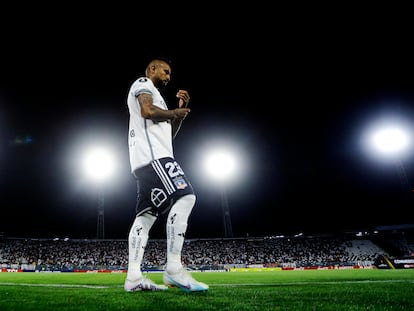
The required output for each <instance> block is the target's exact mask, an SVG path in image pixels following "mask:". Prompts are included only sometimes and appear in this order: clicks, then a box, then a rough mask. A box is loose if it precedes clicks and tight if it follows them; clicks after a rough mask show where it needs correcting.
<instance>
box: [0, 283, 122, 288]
mask: <svg viewBox="0 0 414 311" xmlns="http://www.w3.org/2000/svg"><path fill="white" fill-rule="evenodd" d="M4 285H5V286H33V287H73V288H79V287H81V288H96V289H102V288H113V287H114V286H102V285H82V284H31V283H0V286H4ZM115 287H118V286H115Z"/></svg>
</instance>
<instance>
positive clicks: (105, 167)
mask: <svg viewBox="0 0 414 311" xmlns="http://www.w3.org/2000/svg"><path fill="white" fill-rule="evenodd" d="M83 167H84V170H85V172H86V174H87V176H88V177H89V178H90V179H91V180H92V181H94V182H95V183H96V185H97V187H98V209H97V210H98V219H97V228H96V238H97V239H104V238H105V195H104V182H105V181H106V180H107V179H108V178H109V177H110V175H111V174H112V172H113V160H112V157H111V155H110V154H109V152H108V150H105V149H103V148H102V147H98V148H93V149H91V150H89V151H88V153H87V154H86V156H85V159H84V163H83Z"/></svg>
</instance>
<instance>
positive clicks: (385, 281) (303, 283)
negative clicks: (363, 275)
mask: <svg viewBox="0 0 414 311" xmlns="http://www.w3.org/2000/svg"><path fill="white" fill-rule="evenodd" d="M362 283H414V280H360V281H324V282H288V283H235V284H209V285H210V286H217V287H243V286H292V285H316V284H327V285H329V284H362ZM0 286H29V287H30V286H33V287H61V288H92V289H107V288H121V287H123V285H113V286H103V285H82V284H31V283H11V282H8V283H4V282H3V283H1V282H0Z"/></svg>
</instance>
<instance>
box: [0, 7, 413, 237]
mask: <svg viewBox="0 0 414 311" xmlns="http://www.w3.org/2000/svg"><path fill="white" fill-rule="evenodd" d="M37 9H39V8H37ZM101 9H102V8H101ZM106 9H107V10H106V12H104V13H103V12H101V11H100V10H97V11H95V10H85V8H83V9H82V10H81V9H79V10H75V11H74V12H73V13H72V12H71V13H69V11H67V10H65V9H58V8H49V10H51V11H50V12H54V13H53V14H46V13H45V12H44V11H42V12H43V13H41V14H39V13H36V14H34V12H33V14H32V12H31V11H30V8H27V7H26V8H25V10H24V11H22V10H19V9H16V8H14V9H10V11H8V10H3V12H4V13H3V14H4V16H3V22H2V23H4V25H3V26H4V27H3V28H2V29H3V30H2V32H3V33H2V39H1V40H2V49H1V53H2V57H1V81H0V207H1V216H0V231H1V232H3V234H5V235H7V236H21V237H55V236H56V237H73V238H74V237H79V238H93V237H96V225H97V206H98V203H97V195H96V188H94V186H93V185H91V184H90V183H88V182H87V181H86V180H84V179H83V177H82V176H80V175H79V173H78V172H77V165H76V163H77V162H78V161H79V160H78V158H77V155H78V153H79V151H78V150H77V148H78V145H81V144H88V141H89V142H90V141H91V140H92V141H96V142H99V141H101V140H102V141H105V142H109V144H110V145H111V146H112V147H113V148H114V149H115V150H116V153H117V157H118V158H117V159H118V168H117V174H116V177H114V178H113V180H111V181H110V182H108V184H107V185H106V186H105V237H107V238H122V239H124V238H126V237H127V233H128V230H129V225H130V223H131V221H132V219H133V216H134V209H135V183H134V180H133V178H132V177H131V175H130V173H129V159H128V148H127V131H128V110H127V106H126V94H127V92H128V89H129V87H130V85H131V83H132V82H133V81H134V80H135V79H136V78H137V77H139V76H140V75H141V74H142V73H143V72H144V69H145V66H146V64H147V62H148V61H149V60H150V59H151V58H152V57H154V56H164V57H167V58H169V59H171V61H172V82H171V83H170V85H169V86H168V88H167V90H166V93H165V95H166V98H167V100H168V103H169V105H170V106H172V107H173V106H174V105H175V104H176V100H175V98H174V96H173V95H174V94H175V92H176V90H178V89H179V88H185V89H187V90H188V91H189V92H190V95H191V104H190V105H191V108H192V111H191V114H190V115H189V117H188V118H187V119H186V120H185V123H184V124H183V127H182V129H181V132H180V134H179V136H178V137H177V139H176V141H175V154H176V158H177V159H178V161H179V162H180V163H181V165H182V167H183V169H184V170H185V172H186V174H187V175H188V177H189V178H190V180H191V181H192V183H193V186H194V188H195V190H196V192H197V197H198V201H197V204H196V207H195V208H194V210H193V214H192V216H191V219H190V223H189V229H188V233H187V236H188V237H190V238H191V237H222V236H223V222H222V212H221V201H220V193H221V190H222V189H223V187H225V190H226V193H227V195H228V202H229V206H230V210H231V219H232V225H233V232H234V235H235V236H247V235H249V236H266V235H276V234H296V233H299V232H305V233H323V232H337V231H348V230H355V231H358V230H365V229H372V228H374V227H376V226H379V225H397V224H405V223H412V222H413V220H412V216H410V215H411V214H412V213H411V210H412V207H413V204H414V198H413V194H414V193H413V192H412V191H411V189H412V180H413V178H414V167H413V165H414V163H413V153H412V152H411V154H408V156H407V157H404V158H402V159H400V160H401V162H397V163H396V162H393V163H389V162H387V163H383V162H381V161H377V160H374V159H372V158H370V157H368V156H367V154H366V153H364V152H363V150H362V148H361V145H360V141H361V135H362V133H363V131H364V129H365V128H366V127H367V126H368V124H369V122H373V121H374V120H376V119H377V118H384V117H385V116H387V115H391V116H396V117H398V118H400V117H401V120H403V121H401V122H406V123H408V124H412V123H413V120H414V111H413V110H414V108H413V107H414V106H413V103H414V101H413V99H414V98H413V96H414V84H413V82H414V81H413V70H412V69H413V57H412V55H413V54H412V52H413V51H412V48H411V41H412V40H411V39H410V38H411V37H410V31H409V30H410V29H409V23H408V22H407V24H405V21H407V20H406V19H404V18H403V17H401V18H398V16H395V15H394V17H395V20H396V22H394V21H393V22H392V23H391V22H390V21H389V19H386V18H385V16H386V15H380V16H375V15H374V16H371V17H373V19H371V20H368V19H366V17H367V16H366V15H362V16H356V15H352V16H351V15H346V14H345V15H343V16H341V17H339V16H337V15H335V14H331V15H329V16H325V15H323V14H322V16H318V18H316V16H315V15H307V14H306V9H305V8H304V10H303V11H301V12H299V11H294V10H293V11H289V12H288V13H286V11H283V10H279V11H277V12H274V13H272V12H269V11H268V10H266V8H261V9H260V10H259V9H258V8H244V10H243V13H240V12H239V13H237V14H236V13H234V12H232V11H231V10H230V11H227V12H224V11H222V10H220V11H215V10H211V12H210V13H205V14H207V17H203V16H205V15H203V14H201V13H202V11H203V10H204V7H202V6H201V7H200V8H199V9H198V10H197V11H189V13H186V14H184V12H180V13H177V15H176V14H173V13H172V11H169V9H168V8H165V7H162V9H161V7H160V8H157V7H154V8H152V9H148V8H146V9H145V10H141V11H140V10H139V9H133V8H124V9H121V10H119V11H117V10H114V11H111V9H110V8H106ZM206 9H208V8H206ZM210 9H211V8H210ZM250 9H251V10H250ZM177 11H178V10H177ZM218 12H219V13H218ZM284 12H285V13H286V14H288V15H287V16H285V13H284ZM63 13H66V14H63ZM331 13H332V12H331ZM384 14H385V13H384ZM144 16H145V18H148V19H144ZM361 17H362V18H361ZM411 134H412V133H411ZM210 143H223V144H225V145H228V146H234V147H237V150H238V153H239V154H240V156H241V157H242V159H243V162H242V164H240V166H239V167H238V172H239V177H238V178H237V180H236V181H233V182H232V183H230V184H225V185H224V184H223V185H221V184H217V183H213V182H212V181H208V180H207V179H206V178H204V177H203V176H202V175H203V174H202V172H201V169H200V163H201V159H202V155H203V153H205V152H206V150H208V149H209V148H211V146H210V145H209V144H210ZM209 146H210V147H209ZM401 169H402V171H401ZM401 172H403V173H404V174H406V176H407V180H404V179H401V178H400V177H401V174H400V173H401ZM153 236H154V237H163V236H164V227H163V222H162V221H160V222H159V223H157V225H156V226H155V227H154V229H153Z"/></svg>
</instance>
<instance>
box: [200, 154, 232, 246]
mask: <svg viewBox="0 0 414 311" xmlns="http://www.w3.org/2000/svg"><path fill="white" fill-rule="evenodd" d="M205 164H206V169H207V172H208V173H209V175H210V176H211V177H212V178H213V179H215V180H216V181H219V182H218V184H219V186H220V187H221V209H222V215H223V226H224V236H225V237H226V238H232V237H233V227H232V224H231V216H230V208H229V202H228V198H227V191H226V185H225V183H226V182H228V180H229V179H230V178H232V177H234V173H235V168H236V160H235V157H234V156H233V154H231V153H230V152H228V151H224V150H218V151H214V152H213V153H211V154H210V155H208V157H207V160H206V163H205Z"/></svg>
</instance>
